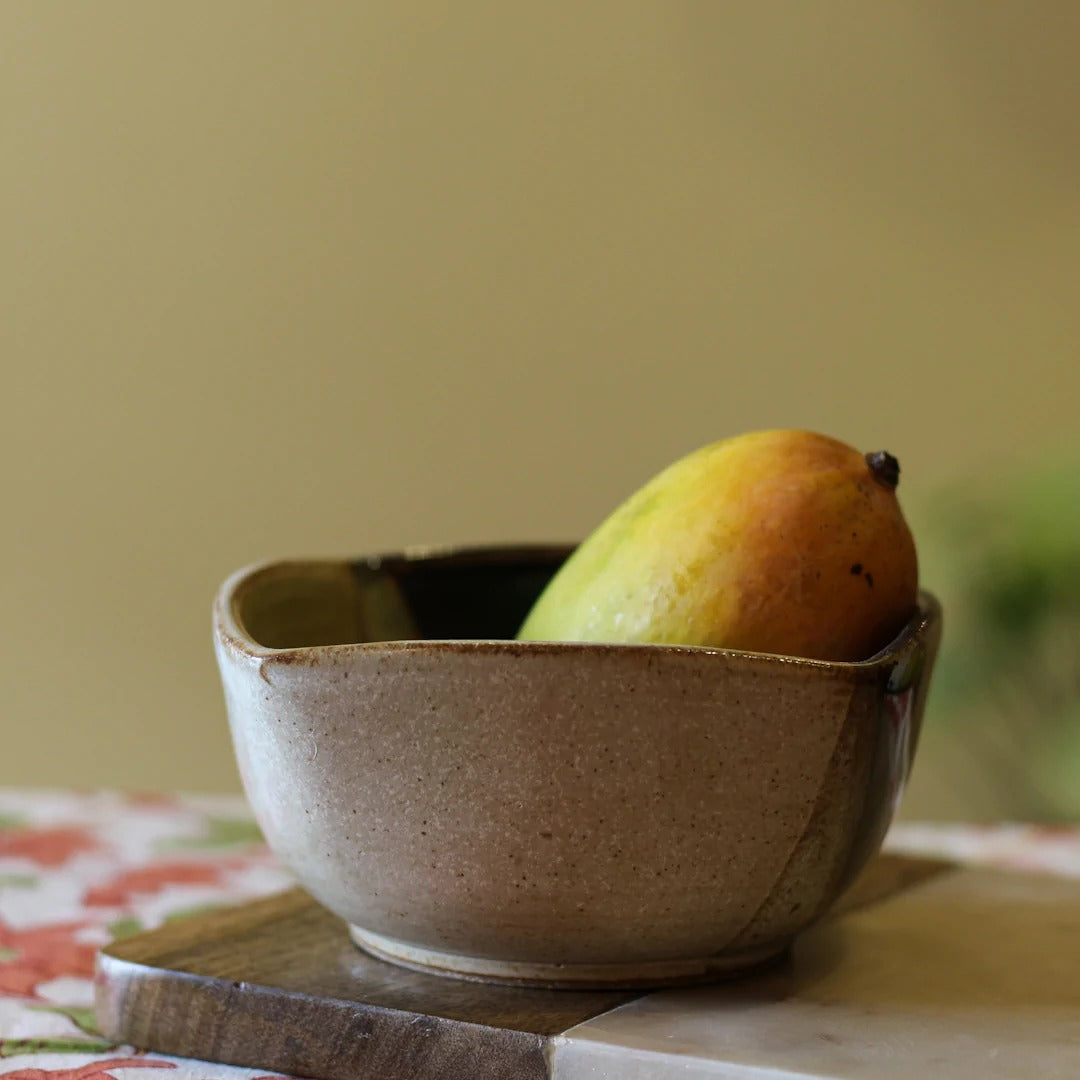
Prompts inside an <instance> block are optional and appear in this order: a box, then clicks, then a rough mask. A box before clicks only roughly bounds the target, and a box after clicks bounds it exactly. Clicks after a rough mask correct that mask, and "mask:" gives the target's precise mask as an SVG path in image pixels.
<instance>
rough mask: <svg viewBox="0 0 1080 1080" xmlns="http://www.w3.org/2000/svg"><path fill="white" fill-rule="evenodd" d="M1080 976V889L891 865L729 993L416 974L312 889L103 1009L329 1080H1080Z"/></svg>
mask: <svg viewBox="0 0 1080 1080" xmlns="http://www.w3.org/2000/svg"><path fill="white" fill-rule="evenodd" d="M1078 960H1080V882H1074V881H1067V880H1062V879H1056V878H1049V877H1035V876H1031V875H1020V874H1008V873H1002V872H995V871H983V870H971V869H964V868H959V867H956V866H953V865H951V864H948V863H944V862H941V861H938V860H927V859H912V858H906V857H902V856H889V855H884V856H881V857H879V858H878V859H877V860H876V861H875V862H874V863H873V864H872V865H871V867H869V868H868V870H867V871H866V872H865V873H864V875H863V876H862V877H861V878H860V880H859V881H858V882H856V884H855V886H853V888H852V889H851V890H849V892H848V893H847V894H846V895H845V897H844V898H843V899H842V901H841V903H840V905H838V907H837V909H836V911H835V912H834V914H833V916H831V917H830V919H829V920H828V921H827V922H826V923H824V924H822V925H821V926H820V927H818V928H816V929H815V930H813V931H811V932H809V933H808V934H806V935H804V936H803V938H801V939H800V940H799V942H798V943H797V945H796V948H795V949H794V951H793V954H792V956H791V957H789V958H788V959H787V960H785V961H784V962H783V963H781V964H778V965H774V966H773V968H772V969H770V970H765V971H763V972H760V973H757V974H754V975H750V976H747V977H744V978H741V979H737V980H733V981H730V982H727V983H721V984H717V985H716V986H715V987H708V988H702V989H698V990H666V991H655V992H649V993H645V992H641V993H638V992H626V991H610V992H588V991H551V990H528V989H517V988H505V987H497V986H488V985H485V984H482V983H467V982H460V981H457V980H454V979H448V978H444V977H441V976H436V975H426V974H421V973H417V972H412V971H407V970H404V969H401V968H398V967H395V966H393V965H390V964H387V963H384V962H383V961H380V960H376V959H374V958H373V957H370V956H368V955H367V954H365V953H363V952H361V951H360V950H358V949H357V948H356V947H355V946H354V945H352V943H351V942H350V940H349V938H348V935H347V933H346V931H345V927H344V925H343V924H342V923H341V922H340V921H339V920H338V919H336V918H335V917H334V916H332V915H330V914H329V913H328V912H326V911H324V910H323V909H322V908H321V907H319V906H318V905H317V904H316V903H315V902H314V901H312V900H311V899H310V898H309V897H308V896H307V895H306V894H305V893H304V892H302V891H301V890H299V889H295V890H292V891H290V892H287V893H283V894H281V895H278V896H274V897H270V898H268V899H265V900H260V901H256V902H254V903H250V904H246V905H243V906H241V907H238V908H234V909H231V910H228V911H222V912H215V913H211V914H208V915H203V916H198V917H195V918H192V919H190V920H186V921H183V922H179V923H172V924H169V925H167V926H165V927H162V928H161V929H159V930H154V931H151V932H149V933H146V934H140V935H138V936H136V937H132V938H128V939H126V940H124V941H121V942H118V943H116V944H114V945H112V946H110V947H109V948H107V949H105V950H104V951H103V952H102V954H101V955H100V957H99V969H98V978H97V1009H98V1020H99V1024H100V1026H101V1028H102V1030H103V1032H104V1033H105V1034H106V1035H108V1036H109V1037H111V1038H114V1039H116V1040H118V1041H121V1042H126V1043H132V1044H134V1045H136V1046H140V1047H144V1048H146V1049H151V1050H155V1051H158V1052H160V1053H169V1054H176V1055H179V1056H184V1057H195V1058H202V1059H207V1060H213V1061H220V1062H226V1063H230V1064H236V1065H247V1066H252V1067H255V1068H261V1069H267V1070H273V1071H279V1072H284V1073H289V1074H293V1075H300V1076H311V1077H318V1078H320V1080H435V1078H439V1080H446V1078H457V1077H460V1078H462V1080H488V1078H490V1080H495V1078H499V1080H502V1078H507V1080H510V1078H513V1080H548V1078H549V1077H555V1080H578V1078H579V1077H580V1078H582V1080H584V1078H585V1077H588V1078H590V1080H636V1078H638V1077H641V1078H645V1077H648V1078H649V1080H659V1078H664V1077H668V1076H671V1077H676V1076H677V1077H679V1080H693V1078H697V1077H702V1078H705V1077H719V1076H724V1077H737V1076H744V1075H745V1076H747V1077H750V1076H758V1077H760V1075H761V1071H760V1070H761V1069H762V1068H771V1069H775V1070H778V1071H777V1074H776V1075H786V1074H787V1073H785V1072H784V1070H787V1071H788V1073H798V1074H799V1075H800V1076H802V1077H830V1078H839V1077H844V1078H851V1080H854V1078H862V1077H866V1078H869V1077H874V1078H877V1080H885V1078H892V1077H894V1076H895V1077H896V1078H897V1080H900V1078H903V1080H906V1078H907V1077H910V1076H913V1075H919V1074H920V1073H921V1074H922V1075H927V1076H934V1077H939V1076H953V1075H955V1076H969V1075H972V1076H974V1075H978V1076H980V1080H988V1078H990V1077H995V1078H997V1077H1002V1078H1005V1077H1013V1076H1024V1077H1026V1076H1031V1077H1038V1080H1052V1078H1053V1077H1057V1076H1061V1077H1062V1078H1065V1077H1068V1078H1070V1080H1075V1078H1076V1077H1080V974H1078V971H1080V964H1078V963H1077V961H1078ZM1018 994H1019V995H1020V1000H1016V999H1017V995H1018ZM1025 995H1026V996H1025ZM923 999H926V1000H928V1001H930V1002H931V1004H930V1005H929V1006H926V1007H924V1006H922V1005H920V1004H919V1002H920V1000H923ZM1024 1063H1026V1064H1024ZM1017 1069H1021V1071H1016V1070H1017ZM1024 1069H1028V1070H1033V1071H1023V1070H1024ZM1003 1070H1004V1071H1003ZM1061 1070H1067V1071H1061Z"/></svg>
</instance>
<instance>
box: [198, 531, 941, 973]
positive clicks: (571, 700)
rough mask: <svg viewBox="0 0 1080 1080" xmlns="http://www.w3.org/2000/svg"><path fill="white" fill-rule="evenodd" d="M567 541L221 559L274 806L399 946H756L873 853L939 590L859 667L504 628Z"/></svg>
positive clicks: (477, 959)
mask: <svg viewBox="0 0 1080 1080" xmlns="http://www.w3.org/2000/svg"><path fill="white" fill-rule="evenodd" d="M568 550H569V549H566V548H514V549H507V548H500V549H483V550H463V551H451V552H440V553H429V552H422V553H416V554H411V555H408V554H407V555H401V556H389V557H380V558H369V559H360V560H356V561H344V560H341V561H308V562H278V563H269V564H264V565H259V566H256V567H253V568H249V569H246V570H242V571H240V572H239V573H237V574H235V575H234V576H232V577H231V578H229V580H228V581H226V582H225V584H224V585H223V586H222V588H221V591H220V593H219V595H218V597H217V601H216V604H215V618H214V625H215V637H216V647H217V656H218V661H219V664H220V668H221V674H222V679H223V683H224V688H225V697H226V701H227V704H228V712H229V718H230V724H231V727H232V734H233V739H234V743H235V747H236V754H237V759H238V762H239V766H240V771H241V775H242V777H243V782H244V785H245V788H246V791H247V795H248V798H249V800H250V802H251V805H252V807H253V809H254V812H255V814H256V816H257V818H258V821H259V824H260V825H261V827H262V829H263V830H264V832H265V834H266V838H267V840H268V842H269V843H270V845H271V847H272V848H273V850H274V851H275V852H276V853H277V855H278V856H279V857H280V858H281V859H282V860H283V861H284V862H285V864H286V865H288V866H289V867H290V868H291V869H292V870H293V872H294V873H295V874H296V876H297V877H298V878H299V880H300V882H301V883H302V884H303V885H304V886H305V887H306V888H307V889H308V890H309V891H310V893H311V894H312V895H313V896H314V897H315V898H316V899H317V900H319V901H320V902H321V903H322V904H324V905H325V906H326V907H327V908H329V909H330V910H331V911H333V912H335V913H336V914H337V915H339V916H340V917H341V918H342V919H344V920H345V921H346V922H347V923H348V924H349V927H350V930H351V933H352V936H353V939H354V940H355V941H356V942H357V944H359V945H360V946H362V947H363V948H364V949H366V950H368V951H369V952H372V953H374V954H376V955H378V956H381V957H383V958H386V959H389V960H392V961H395V962H397V963H400V964H404V965H406V966H410V967H417V968H421V969H425V970H432V971H437V972H440V973H443V974H453V975H458V976H460V977H464V978H475V979H485V980H491V981H501V982H508V983H530V984H535V985H544V986H578V987H581V986H611V987H616V986H633V987H645V986H656V985H671V984H677V983H684V982H695V981H703V980H706V979H709V978H713V977H715V976H717V975H719V974H721V973H723V972H729V971H732V970H738V969H742V968H745V967H748V966H751V965H754V964H756V963H759V962H761V961H763V960H765V959H767V958H769V957H771V956H773V955H775V954H777V953H778V952H780V951H782V950H783V949H784V948H785V947H786V946H787V945H788V944H789V942H790V941H791V939H792V938H793V936H794V935H796V934H798V933H799V932H800V931H801V930H803V929H805V928H806V927H807V926H808V925H810V924H811V923H812V922H814V921H815V920H816V919H818V918H819V917H820V916H821V915H822V914H823V913H824V912H825V910H826V909H827V908H828V906H829V905H830V904H831V903H832V901H833V900H834V899H835V898H836V897H837V896H838V894H839V893H840V892H841V891H842V889H843V888H844V887H845V885H846V884H847V883H848V882H849V881H850V880H851V879H852V877H853V876H854V875H855V873H856V872H857V871H858V870H859V869H860V868H861V867H862V866H863V865H864V864H865V862H866V861H867V859H868V858H869V857H870V856H871V855H872V854H873V853H874V852H875V851H876V850H877V848H878V847H879V845H880V843H881V840H882V837H883V835H884V833H885V830H886V827H887V826H888V824H889V821H890V819H891V817H892V814H893V811H894V809H895V806H896V804H897V801H898V799H899V795H900V792H901V790H902V787H903V785H904V782H905V780H906V778H907V774H908V769H909V767H910V763H911V756H912V752H913V749H914V746H915V741H916V736H917V732H918V728H919V722H920V718H921V715H922V710H923V702H924V699H925V695H926V689H927V682H928V679H929V675H930V669H931V667H932V664H933V659H934V656H935V652H936V649H937V644H938V639H939V636H940V625H941V617H940V610H939V608H938V605H937V603H936V601H935V600H934V599H933V598H932V597H931V596H929V595H927V594H923V595H922V596H921V598H920V605H919V610H918V612H917V614H916V615H915V617H914V618H913V619H912V621H911V623H910V624H909V625H908V626H907V627H906V628H905V629H904V631H903V632H902V633H901V634H900V635H899V637H897V639H896V640H895V641H894V642H893V643H892V644H891V645H890V646H889V647H888V648H887V649H885V650H884V651H882V652H881V653H880V654H878V655H876V656H874V657H872V658H871V659H869V660H867V661H866V662H864V663H857V664H847V663H823V662H820V661H810V660H799V659H789V658H782V657H777V656H767V655H760V654H752V653H739V652H728V651H723V650H716V649H695V648H686V647H674V646H671V647H669V646H658V645H595V644H569V643H545V642H526V643H518V642H515V641H513V640H510V639H511V638H512V636H513V634H514V633H515V631H516V628H517V626H518V625H519V623H520V622H521V620H522V618H523V617H524V615H525V612H526V611H527V610H528V608H529V607H530V605H531V603H532V601H533V600H534V598H535V597H536V596H537V595H538V594H539V592H540V590H541V589H542V588H543V587H544V585H545V584H546V582H547V581H548V579H549V578H550V577H551V575H552V574H553V573H554V571H555V570H556V569H557V567H558V566H559V564H560V563H561V562H562V560H563V559H564V558H565V557H566V555H567V553H568Z"/></svg>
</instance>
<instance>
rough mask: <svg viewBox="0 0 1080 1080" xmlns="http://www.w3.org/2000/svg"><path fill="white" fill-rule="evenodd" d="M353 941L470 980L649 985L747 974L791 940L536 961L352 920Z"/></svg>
mask: <svg viewBox="0 0 1080 1080" xmlns="http://www.w3.org/2000/svg"><path fill="white" fill-rule="evenodd" d="M349 934H350V936H351V937H352V939H353V941H354V942H355V943H356V944H357V945H359V946H360V948H361V949H363V950H364V951H365V952H367V953H370V954H371V955H372V956H375V957H377V958H378V959H380V960H386V961H389V962H390V963H392V964H397V965H398V966H400V967H406V968H410V969H411V970H413V971H422V972H425V973H427V974H429V975H444V976H447V977H449V978H454V979H465V980H466V981H468V982H484V983H495V984H498V985H501V986H535V987H542V988H546V989H551V990H618V989H625V990H648V989H653V988H655V987H661V986H692V985H695V984H698V983H707V982H714V981H715V980H717V979H723V978H730V977H732V976H735V975H742V974H744V973H745V972H747V971H749V970H751V969H753V968H758V967H761V966H762V965H764V964H767V963H769V962H770V961H772V960H775V959H777V958H778V957H779V956H781V955H782V954H783V953H785V952H786V951H787V949H788V947H789V946H790V944H791V942H790V941H781V942H779V943H777V942H770V943H769V944H768V945H761V946H757V947H756V948H752V949H743V950H740V951H739V952H731V953H721V954H719V955H717V956H701V957H693V958H690V959H680V960H633V961H629V962H626V963H609V964H603V963H599V964H537V963H519V962H516V961H509V960H489V959H486V958H485V957H480V956H464V955H460V954H458V953H449V952H441V951H439V950H437V949H425V948H421V947H419V946H417V945H410V944H409V943H408V942H405V941H399V940H397V939H396V938H391V937H386V936H385V935H383V934H376V933H373V932H372V931H370V930H365V929H364V928H363V927H360V926H353V925H350V926H349Z"/></svg>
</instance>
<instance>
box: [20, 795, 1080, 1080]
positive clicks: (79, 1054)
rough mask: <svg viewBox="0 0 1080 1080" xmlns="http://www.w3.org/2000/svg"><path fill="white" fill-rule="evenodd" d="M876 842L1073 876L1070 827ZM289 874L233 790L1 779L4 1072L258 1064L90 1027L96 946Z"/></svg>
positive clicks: (33, 1077)
mask: <svg viewBox="0 0 1080 1080" xmlns="http://www.w3.org/2000/svg"><path fill="white" fill-rule="evenodd" d="M886 847H887V848H888V849H889V850H892V851H902V852H908V853H913V854H928V855H943V856H947V857H950V858H953V859H958V860H961V861H965V862H970V863H978V864H981V865H988V866H997V867H1005V868H1011V869H1022V870H1036V871H1046V872H1050V873H1054V874H1059V875H1062V876H1066V877H1074V878H1080V827H1038V826H1031V825H1022V824H1007V825H992V826H984V825H979V826H976V825H929V824H925V825H924V824H910V823H901V824H898V825H896V826H894V828H893V830H892V832H891V833H890V834H889V837H888V839H887V841H886ZM291 884H292V881H291V879H290V877H289V875H288V874H287V873H286V872H285V871H284V870H283V869H282V868H281V867H279V866H278V865H277V864H276V862H275V861H274V859H273V857H272V856H271V855H270V854H269V853H268V851H267V850H266V848H265V847H264V846H263V844H262V842H261V838H260V836H259V833H258V830H257V829H256V828H255V826H254V825H253V823H252V821H251V818H250V815H249V812H248V810H247V807H246V804H245V803H244V801H243V800H242V799H240V798H237V797H232V796H223V797H210V796H164V795H153V794H121V793H117V792H64V791H26V790H0V1073H2V1074H3V1075H6V1076H8V1077H11V1078H17V1080H46V1078H50V1077H56V1078H60V1080H93V1078H105V1077H113V1078H114V1080H127V1078H128V1077H130V1078H132V1080H134V1078H136V1077H139V1078H142V1077H144V1076H145V1077H149V1076H151V1075H152V1074H153V1073H154V1071H155V1070H157V1071H158V1072H162V1071H164V1072H168V1074H169V1075H170V1077H173V1078H176V1080H187V1078H200V1080H210V1078H213V1080H242V1078H243V1080H250V1078H254V1077H258V1076H265V1075H267V1074H266V1073H265V1072H260V1071H258V1070H251V1069H239V1068H232V1067H228V1066H224V1065H217V1064H211V1063H207V1062H199V1061H192V1060H186V1059H178V1058H170V1057H168V1056H165V1055H160V1054H152V1053H142V1052H140V1051H136V1050H134V1049H132V1048H131V1047H129V1046H117V1045H115V1044H111V1043H108V1042H106V1041H105V1040H104V1039H102V1038H101V1036H100V1035H99V1034H98V1033H97V1032H96V1031H95V1029H94V1021H93V1013H92V1001H93V978H92V977H93V965H94V954H95V952H96V950H97V949H98V947H100V946H101V945H104V944H107V943H109V942H110V941H113V940H116V939H117V938H119V937H122V936H124V935H128V934H132V933H136V932H138V931H140V930H143V929H149V928H151V927H154V926H159V925H161V924H162V923H163V922H165V921H167V920H170V919H177V918H183V917H184V916H185V915H189V914H193V913H195V912H200V911H205V910H207V909H208V908H211V907H215V906H221V905H227V904H233V903H238V902H241V901H244V900H248V899H251V898H253V897H256V896H263V895H266V894H267V893H271V892H275V891H277V890H279V889H282V888H285V887H287V886H289V885H291ZM135 1070H140V1071H139V1072H138V1073H136V1072H135Z"/></svg>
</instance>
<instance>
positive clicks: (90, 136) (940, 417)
mask: <svg viewBox="0 0 1080 1080" xmlns="http://www.w3.org/2000/svg"><path fill="white" fill-rule="evenodd" d="M0 50H2V56H0V124H2V127H0V139H2V145H0V162H2V166H0V213H2V215H3V219H2V222H0V224H2V228H0V237H2V239H0V252H2V260H0V275H2V281H0V286H2V294H3V296H4V299H5V301H6V303H5V305H4V308H5V313H4V315H3V318H2V320H0V345H2V352H0V358H2V360H0V362H2V364H3V374H4V378H3V383H2V386H3V392H2V397H0V400H2V403H3V414H4V421H3V425H2V429H0V439H2V440H3V454H4V463H5V468H4V503H3V506H4V511H3V529H2V530H0V544H2V562H0V565H2V566H3V572H2V573H3V577H2V584H3V592H2V603H3V611H4V619H3V624H2V630H0V633H2V642H0V646H2V655H3V663H4V668H3V681H2V684H0V686H2V690H0V694H2V696H0V724H2V725H3V727H2V738H3V742H2V748H3V749H2V754H3V756H2V759H0V782H5V783H11V782H25V783H43V784H45V783H71V782H75V781H77V780H81V781H83V782H86V783H93V784H98V783H108V784H123V785H127V786H132V785H135V786H147V787H158V786H167V787H176V786H181V787H187V788H202V789H213V788H227V787H232V786H234V785H235V783H236V781H235V777H234V772H233V767H232V763H231V759H230V754H229V749H228V744H227V739H226V734H225V729H224V714H223V708H222V705H221V703H220V701H219V694H218V687H217V682H216V673H215V670H214V668H213V662H212V657H211V651H210V644H209V621H208V607H209V601H210V597H211V594H212V592H213V590H214V588H215V587H216V585H217V583H218V582H219V580H220V579H221V578H222V577H224V575H225V574H226V573H227V572H228V571H230V570H231V569H233V568H234V567H236V566H238V565H240V564H243V563H247V562H250V561H253V560H255V559H258V558H262V557H268V556H275V555H280V554H286V553H292V554H298V553H312V554H315V553H353V552H363V551H368V550H372V549H384V548H392V547H396V546H400V545H404V544H409V543H419V542H443V541H447V542H449V541H476V540H481V541H486V540H509V539H543V538H556V537H558V538H562V537H572V536H576V535H580V534H582V533H584V532H585V531H587V530H588V529H589V528H590V526H591V525H592V524H593V523H595V522H596V521H597V520H598V518H599V517H600V516H601V515H602V514H603V513H604V512H605V511H606V510H607V509H608V508H609V507H610V506H611V505H612V504H613V503H614V502H616V501H617V500H619V499H620V498H621V497H622V496H623V495H624V494H625V493H626V492H627V491H628V490H629V489H631V488H633V487H635V486H636V485H637V484H638V483H639V482H641V481H642V480H644V479H645V478H646V477H647V476H648V475H650V474H651V473H652V472H653V471H655V470H656V469H657V468H659V467H660V466H662V465H663V464H665V463H666V462H667V461H669V460H670V459H672V458H674V457H676V456H678V455H680V454H681V453H683V452H685V451H687V450H689V449H691V448H693V447H695V446H697V445H698V444H701V443H704V442H707V441H711V440H713V439H716V438H719V437H721V436H724V435H727V434H731V433H734V432H736V431H739V430H743V429H746V428H753V427H762V426H806V427H814V428H819V429H822V430H825V431H828V432H830V433H833V434H836V435H838V436H840V437H843V438H846V439H848V440H850V441H852V442H854V443H857V444H859V445H861V446H864V447H866V448H875V447H879V446H886V447H888V448H889V449H891V450H893V451H894V452H895V453H897V454H898V455H899V456H900V457H901V459H902V461H903V464H904V467H905V485H904V487H905V490H906V491H907V492H908V494H909V497H917V495H918V492H919V490H920V489H921V488H922V489H924V488H925V487H927V486H928V485H931V484H933V483H935V482H937V481H939V480H942V479H945V478H949V477H955V476H957V475H962V474H963V473H964V472H965V470H970V469H972V468H974V467H976V466H978V465H980V463H982V462H983V461H984V460H985V459H987V458H989V459H991V460H998V459H1002V458H1004V457H1008V456H1009V455H1011V454H1013V453H1015V452H1016V451H1018V450H1026V449H1027V448H1028V447H1040V448H1042V449H1044V450H1051V451H1052V450H1053V448H1054V446H1055V444H1056V442H1057V441H1058V440H1061V439H1064V438H1065V437H1066V434H1067V432H1068V431H1069V430H1070V428H1071V427H1072V426H1074V425H1075V413H1076V405H1077V400H1078V396H1080V394H1078V392H1080V377H1078V371H1077V364H1076V355H1077V331H1078V330H1080V319H1078V314H1077V310H1078V305H1077V284H1078V277H1077V272H1078V270H1080V258H1078V253H1080V248H1078V229H1080V195H1078V192H1080V86H1078V66H1077V64H1076V57H1077V55H1080V8H1078V7H1077V5H1075V4H1073V3H1070V2H1068V0H1062V2H1058V3H1053V2H1048V0H1045V2H1043V3H1039V4H1025V3H1021V2H1019V0H1017V2H1015V3H991V2H981V0H979V2H977V0H952V2H947V3H938V4H901V3H866V2H864V0H851V2H848V3H824V2H818V3H809V4H795V3H791V4H788V3H765V4H759V3H751V2H744V3H719V2H716V3H714V2H701V3H688V2H669V0H663V2H661V0H655V2H643V0H610V2H600V3H594V2H586V3H581V4H579V3H569V2H566V3H561V2H556V3H544V4H506V3H496V2H491V3H477V2H471V0H465V2H459V3H453V4H451V3H445V4H443V3H406V4H398V3H385V2H383V3H379V2H376V3H352V2H336V0H332V2H322V3H314V4H300V3H292V2H288V3H271V2H263V0H258V2H254V0H252V2H248V0H226V2H219V0H213V2H206V0H203V2H193V0H187V2H184V3H164V2H161V3H157V2H154V3H146V2H144V0H121V2H118V0H95V2H94V3H88V4H38V3H33V2H30V0H26V2H20V0H12V2H10V3H6V4H3V5H0Z"/></svg>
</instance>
